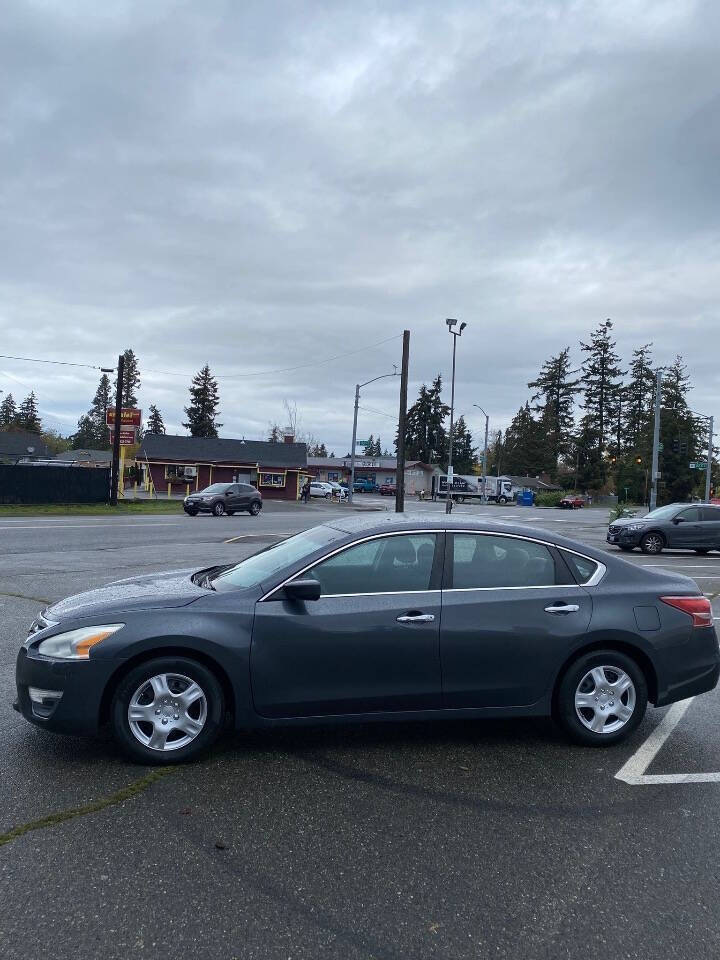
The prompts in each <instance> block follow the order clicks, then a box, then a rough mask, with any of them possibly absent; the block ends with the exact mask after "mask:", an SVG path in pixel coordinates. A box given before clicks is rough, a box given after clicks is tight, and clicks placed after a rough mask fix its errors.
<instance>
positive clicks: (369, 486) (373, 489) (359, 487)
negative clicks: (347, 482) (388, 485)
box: [353, 478, 380, 493]
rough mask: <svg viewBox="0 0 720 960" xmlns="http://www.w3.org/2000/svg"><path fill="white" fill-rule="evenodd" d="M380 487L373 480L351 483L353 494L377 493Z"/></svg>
mask: <svg viewBox="0 0 720 960" xmlns="http://www.w3.org/2000/svg"><path fill="white" fill-rule="evenodd" d="M379 489H380V487H379V486H378V485H377V484H376V483H375V481H374V480H366V479H365V478H363V479H362V480H355V481H353V493H377V492H378V491H379Z"/></svg>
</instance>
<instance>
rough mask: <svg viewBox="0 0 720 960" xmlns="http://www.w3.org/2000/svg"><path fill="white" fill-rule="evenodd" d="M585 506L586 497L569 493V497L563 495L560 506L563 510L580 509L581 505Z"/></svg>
mask: <svg viewBox="0 0 720 960" xmlns="http://www.w3.org/2000/svg"><path fill="white" fill-rule="evenodd" d="M584 506H585V499H584V498H583V497H579V496H577V495H576V494H569V495H568V496H567V497H563V498H562V500H561V501H560V503H559V504H558V507H559V508H560V509H561V510H579V509H580V507H584Z"/></svg>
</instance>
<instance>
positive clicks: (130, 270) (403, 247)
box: [0, 0, 720, 454]
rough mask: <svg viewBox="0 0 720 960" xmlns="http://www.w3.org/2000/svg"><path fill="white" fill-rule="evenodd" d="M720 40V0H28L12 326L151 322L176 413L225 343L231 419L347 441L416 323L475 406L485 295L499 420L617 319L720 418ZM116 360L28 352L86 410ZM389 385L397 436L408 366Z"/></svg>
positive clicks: (62, 396) (9, 138)
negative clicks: (453, 322)
mask: <svg viewBox="0 0 720 960" xmlns="http://www.w3.org/2000/svg"><path fill="white" fill-rule="evenodd" d="M718 37H720V4H718V3H717V0H708V2H706V3H703V2H692V0H647V2H641V0H619V2H615V0H602V2H600V3H599V2H597V0H591V2H587V3H585V2H582V0H575V2H540V0H536V2H531V0H525V2H510V0H496V2H485V3H478V2H476V0H467V2H452V0H443V2H442V3H439V2H437V0H432V2H426V3H423V2H417V0H414V2H412V3H411V2H404V3H392V2H387V3H371V2H364V3H358V2H356V0H354V2H340V0H327V2H324V3H323V2H310V0H303V2H300V0H295V2H285V3H275V2H272V0H263V2H250V0H244V2H242V3H238V2H235V0H227V2H219V0H202V2H200V0H197V2H187V3H170V2H162V0H152V2H151V3H147V2H138V3H134V2H130V0H127V2H115V0H103V2H102V3H98V2H97V0H87V2H77V0H57V2H51V0H37V2H20V0H5V2H4V3H3V14H2V22H1V23H0V38H1V39H0V250H1V251H2V254H1V256H0V334H1V340H0V352H1V353H6V354H18V355H21V356H31V357H41V358H49V359H58V360H69V361H77V362H85V363H91V364H102V365H105V364H108V365H112V364H113V363H114V360H115V358H116V357H117V354H118V352H119V351H121V350H122V349H123V348H125V347H132V348H133V349H134V350H135V352H136V354H137V355H138V357H139V360H140V365H141V372H142V375H143V386H142V390H141V396H140V402H141V406H142V407H143V408H144V410H147V408H148V406H149V404H150V403H155V404H157V405H158V406H159V407H160V409H161V411H162V413H163V415H164V417H165V422H166V424H167V427H168V432H185V431H184V430H183V428H182V427H181V422H182V420H183V414H182V407H183V406H184V404H185V403H186V402H187V387H188V382H189V379H190V375H191V374H193V373H194V372H195V371H196V370H197V369H198V368H199V367H200V366H201V365H202V364H203V363H205V362H207V363H209V364H210V367H211V369H212V371H213V373H215V374H217V375H219V376H223V377H224V376H227V377H228V378H227V379H225V378H223V379H221V380H220V393H221V400H222V416H221V418H220V419H221V420H222V422H223V423H224V427H223V428H222V430H221V435H223V436H229V437H237V436H242V435H245V436H246V437H248V438H259V437H262V436H263V435H265V432H266V429H267V424H268V422H269V421H272V420H276V421H279V422H280V423H282V421H283V420H284V413H283V407H282V402H283V399H285V398H287V399H288V400H290V401H291V402H295V403H297V406H298V410H299V412H300V414H301V419H302V426H303V427H304V429H305V430H307V431H309V432H311V433H312V434H313V435H314V436H315V437H316V438H317V439H319V440H324V441H325V442H326V443H327V444H328V447H329V448H332V449H334V450H335V451H336V452H337V453H338V454H344V453H346V452H347V449H348V448H349V445H350V430H351V419H352V403H353V392H354V384H355V383H356V382H357V381H359V380H368V379H370V378H371V377H374V376H378V375H379V374H381V373H385V372H388V371H390V370H392V363H393V362H396V363H399V359H400V347H401V342H400V339H399V338H400V335H401V332H402V330H403V328H405V327H407V328H409V329H410V330H411V332H412V342H411V361H410V376H411V384H410V397H411V399H414V396H415V395H416V392H417V388H418V386H419V384H420V383H421V382H422V381H429V380H430V379H431V378H432V377H433V376H434V375H435V374H437V373H438V372H441V373H442V374H443V375H444V376H446V377H448V391H447V397H448V401H449V372H450V356H451V338H450V337H449V336H448V334H447V330H446V327H445V324H444V318H445V317H448V316H451V317H459V318H460V319H462V320H465V321H466V322H467V324H468V327H467V330H466V331H465V333H464V334H463V337H462V340H461V342H460V343H459V345H458V346H459V349H458V375H457V376H458V380H457V390H456V404H457V409H458V412H459V413H462V412H465V413H466V414H468V421H469V423H470V426H471V428H473V429H476V430H477V433H478V439H479V435H480V432H481V417H480V416H479V414H478V411H474V410H473V408H472V404H473V403H480V404H482V406H484V407H485V408H486V409H487V411H488V413H489V414H490V416H491V421H492V423H493V424H495V425H499V426H504V425H505V424H506V423H507V422H508V420H509V419H510V418H511V417H512V415H513V413H514V412H515V411H516V410H517V408H518V406H519V405H520V404H521V403H522V402H524V400H525V399H526V397H527V395H528V391H527V388H526V383H527V381H528V380H529V379H532V378H533V377H534V376H535V375H536V373H537V370H538V368H539V366H540V364H541V362H542V361H543V360H544V359H545V358H546V357H548V356H550V355H551V354H552V353H555V352H557V351H558V350H560V349H562V348H563V347H564V346H566V345H568V344H571V345H573V348H574V353H575V355H576V357H578V356H579V354H578V351H577V341H578V339H580V338H583V339H587V337H588V335H589V332H590V331H591V330H592V329H593V328H594V327H595V326H596V325H597V324H598V323H599V322H600V321H602V320H603V319H605V318H606V317H610V318H612V319H613V321H614V323H615V329H616V333H617V338H618V342H619V346H620V348H621V351H622V352H623V354H624V355H625V356H629V354H630V352H631V350H632V348H633V347H634V346H637V345H640V344H642V343H645V342H646V341H649V340H652V341H654V343H655V349H656V356H657V358H658V359H659V360H661V361H666V360H670V359H672V357H673V355H674V354H675V353H676V352H681V353H683V354H684V356H685V358H686V360H687V362H688V365H689V368H690V373H691V375H692V378H693V380H694V382H695V384H696V390H695V392H694V394H693V398H692V400H693V405H694V407H695V408H696V409H698V410H700V411H707V412H713V413H715V414H716V415H718V414H720V410H719V409H717V407H716V398H717V396H718V386H719V385H720V373H719V372H718V368H719V366H720V327H719V325H718V314H719V311H720V307H719V306H718V305H719V304H720V266H719V265H720V220H719V215H720V210H719V209H718V207H719V204H718V197H719V194H720V56H719V53H718ZM394 335H397V337H398V339H396V340H393V341H391V342H389V343H385V344H384V345H381V346H376V347H373V348H370V349H366V350H362V348H363V347H366V346H367V345H368V344H374V343H377V342H378V341H381V340H384V339H386V338H387V337H391V336H394ZM349 351H361V352H356V353H354V354H353V355H352V356H348V357H346V358H344V359H338V360H334V361H331V362H326V363H322V364H316V365H313V366H304V367H303V368H302V369H299V370H296V371H295V372H287V373H271V372H267V371H277V370H279V369H283V368H287V367H295V366H298V365H301V364H303V365H307V364H311V363H313V362H314V361H318V360H326V359H327V358H330V357H334V356H336V355H338V354H343V353H347V352H349ZM150 371H153V372H150ZM154 371H163V372H154ZM170 373H177V374H179V375H178V376H170V375H168V374H170ZM98 376H99V374H98V373H97V372H96V371H93V370H82V369H77V370H73V368H62V367H50V366H40V365H35V364H28V363H23V362H19V361H11V360H1V359H0V389H4V390H5V391H6V392H7V391H12V393H13V394H14V395H15V397H16V398H20V397H22V396H23V395H24V394H25V393H26V392H28V390H29V389H30V388H34V389H35V390H36V392H37V394H38V397H39V403H40V408H41V412H42V415H43V419H44V421H45V423H46V424H47V425H49V426H54V427H56V428H59V429H60V430H62V431H63V432H65V433H68V432H71V431H72V430H74V429H75V426H76V423H77V419H78V416H79V415H80V414H81V413H82V412H84V411H85V410H86V409H87V407H88V406H89V403H90V400H91V398H92V395H93V393H94V391H95V388H96V385H97V377H98ZM362 404H363V406H364V407H366V408H371V410H372V411H375V412H368V410H363V411H361V420H360V426H359V435H360V436H361V437H364V436H367V435H368V434H370V433H372V434H374V435H375V436H377V434H378V433H379V434H380V436H381V437H382V439H383V441H384V442H386V443H387V445H388V446H392V439H393V436H394V431H395V426H394V423H393V419H392V418H394V417H395V416H396V411H397V381H394V380H386V381H381V382H380V383H378V384H373V385H372V386H370V387H368V388H367V390H366V391H365V392H364V393H363V400H362ZM383 413H384V414H385V415H386V416H381V414H383ZM388 415H389V416H388Z"/></svg>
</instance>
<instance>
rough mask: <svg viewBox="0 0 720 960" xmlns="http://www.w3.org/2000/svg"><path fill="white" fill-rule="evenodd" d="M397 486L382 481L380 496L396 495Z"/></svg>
mask: <svg viewBox="0 0 720 960" xmlns="http://www.w3.org/2000/svg"><path fill="white" fill-rule="evenodd" d="M396 490H397V487H396V486H395V484H394V483H381V484H380V496H381V497H394V496H395V492H396Z"/></svg>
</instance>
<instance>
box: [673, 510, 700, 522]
mask: <svg viewBox="0 0 720 960" xmlns="http://www.w3.org/2000/svg"><path fill="white" fill-rule="evenodd" d="M678 519H679V520H684V521H685V522H686V523H697V521H698V520H699V519H700V511H699V509H698V508H697V507H690V508H689V509H688V510H681V511H680V513H679V514H678Z"/></svg>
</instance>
